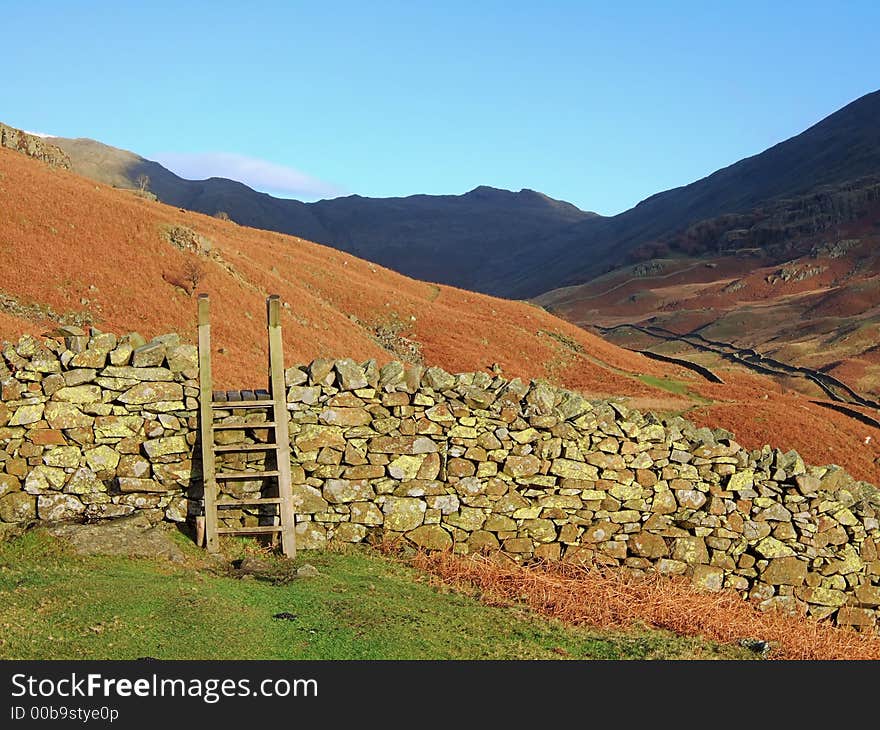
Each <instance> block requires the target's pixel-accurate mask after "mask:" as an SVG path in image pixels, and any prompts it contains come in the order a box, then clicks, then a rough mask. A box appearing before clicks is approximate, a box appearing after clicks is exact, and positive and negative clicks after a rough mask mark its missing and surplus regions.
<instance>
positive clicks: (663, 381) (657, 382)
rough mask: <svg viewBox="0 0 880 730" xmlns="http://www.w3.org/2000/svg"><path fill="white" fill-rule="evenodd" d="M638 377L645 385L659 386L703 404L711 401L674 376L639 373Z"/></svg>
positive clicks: (661, 388)
mask: <svg viewBox="0 0 880 730" xmlns="http://www.w3.org/2000/svg"><path fill="white" fill-rule="evenodd" d="M638 379H639V380H641V381H642V382H643V383H644V384H645V385H650V386H651V387H652V388H659V389H660V390H665V391H667V392H669V393H672V394H674V395H681V396H684V397H685V398H690V399H691V400H692V401H695V402H697V403H701V404H703V405H708V404H709V403H712V401H711V400H710V399H709V398H705V397H703V396H702V395H700V394H699V393H694V392H693V391H691V389H690V388H689V387H688V384H687V383H684V382H682V381H681V380H675V379H674V378H668V377H662V378H658V377H657V376H655V375H639V376H638Z"/></svg>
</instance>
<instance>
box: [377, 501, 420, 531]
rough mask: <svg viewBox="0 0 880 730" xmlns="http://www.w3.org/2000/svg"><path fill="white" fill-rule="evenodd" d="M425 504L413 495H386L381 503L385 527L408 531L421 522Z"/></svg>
mask: <svg viewBox="0 0 880 730" xmlns="http://www.w3.org/2000/svg"><path fill="white" fill-rule="evenodd" d="M426 508H427V505H426V504H425V503H424V502H423V501H422V500H421V499H416V498H414V497H387V498H386V499H385V504H383V505H382V513H383V514H384V515H385V529H386V530H392V531H394V532H409V531H410V530H414V529H415V528H416V527H418V526H419V525H421V524H422V521H423V520H424V517H425V509H426Z"/></svg>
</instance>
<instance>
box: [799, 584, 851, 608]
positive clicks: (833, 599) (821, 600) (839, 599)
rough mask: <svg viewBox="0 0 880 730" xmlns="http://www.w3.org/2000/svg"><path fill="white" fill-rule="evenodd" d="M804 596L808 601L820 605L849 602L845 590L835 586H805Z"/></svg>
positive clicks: (840, 604)
mask: <svg viewBox="0 0 880 730" xmlns="http://www.w3.org/2000/svg"><path fill="white" fill-rule="evenodd" d="M801 590H802V593H801V595H800V597H802V598H803V599H804V600H805V601H806V602H807V603H815V604H818V605H820V606H835V607H837V606H843V605H844V604H845V603H846V602H847V595H846V593H844V592H843V591H839V590H836V589H834V588H820V587H816V588H803V589H801Z"/></svg>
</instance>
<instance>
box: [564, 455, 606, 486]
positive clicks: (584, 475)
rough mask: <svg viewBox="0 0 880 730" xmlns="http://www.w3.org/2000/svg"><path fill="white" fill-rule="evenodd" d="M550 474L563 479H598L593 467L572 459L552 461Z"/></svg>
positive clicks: (597, 473)
mask: <svg viewBox="0 0 880 730" xmlns="http://www.w3.org/2000/svg"><path fill="white" fill-rule="evenodd" d="M618 458H619V457H618ZM550 473H551V474H555V475H556V476H559V477H562V478H564V479H584V480H588V481H596V480H597V479H598V478H599V472H598V471H597V469H596V467H595V466H593V465H591V464H586V463H584V462H581V461H574V460H572V459H554V460H553V462H552V464H551V465H550Z"/></svg>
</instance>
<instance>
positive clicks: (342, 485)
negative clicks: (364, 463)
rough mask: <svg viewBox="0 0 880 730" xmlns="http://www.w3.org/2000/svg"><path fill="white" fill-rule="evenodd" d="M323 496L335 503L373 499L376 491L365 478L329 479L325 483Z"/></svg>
mask: <svg viewBox="0 0 880 730" xmlns="http://www.w3.org/2000/svg"><path fill="white" fill-rule="evenodd" d="M323 497H324V499H325V500H327V501H328V502H331V503H333V504H342V503H345V502H363V501H364V500H372V499H375V497H376V493H375V492H374V491H373V487H371V486H370V484H369V482H367V481H366V480H363V479H358V480H352V479H328V480H327V481H326V482H325V483H324V491H323Z"/></svg>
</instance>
